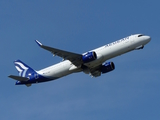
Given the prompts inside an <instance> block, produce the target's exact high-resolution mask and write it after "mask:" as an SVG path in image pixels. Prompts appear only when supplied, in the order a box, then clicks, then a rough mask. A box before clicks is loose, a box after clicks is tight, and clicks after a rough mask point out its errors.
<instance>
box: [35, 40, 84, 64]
mask: <svg viewBox="0 0 160 120" xmlns="http://www.w3.org/2000/svg"><path fill="white" fill-rule="evenodd" d="M36 43H37V44H38V45H39V46H40V47H41V48H43V49H45V50H48V51H50V52H51V53H52V54H53V55H57V56H59V57H61V58H63V59H64V60H69V61H71V62H72V63H73V64H74V65H75V66H80V65H81V64H82V63H83V62H82V55H81V54H77V53H73V52H68V51H64V50H60V49H56V48H52V47H49V46H45V45H43V44H42V43H40V42H39V41H38V40H36Z"/></svg>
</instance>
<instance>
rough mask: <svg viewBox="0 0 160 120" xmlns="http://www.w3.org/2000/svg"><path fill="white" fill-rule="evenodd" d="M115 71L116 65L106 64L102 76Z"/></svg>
mask: <svg viewBox="0 0 160 120" xmlns="http://www.w3.org/2000/svg"><path fill="white" fill-rule="evenodd" d="M114 69H115V65H114V63H113V62H106V63H104V64H103V65H102V66H101V72H102V74H104V73H107V72H110V71H112V70H114Z"/></svg>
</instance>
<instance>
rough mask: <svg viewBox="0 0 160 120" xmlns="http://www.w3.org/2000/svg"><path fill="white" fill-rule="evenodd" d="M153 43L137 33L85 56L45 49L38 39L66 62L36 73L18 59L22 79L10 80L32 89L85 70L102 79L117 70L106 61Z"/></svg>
mask: <svg viewBox="0 0 160 120" xmlns="http://www.w3.org/2000/svg"><path fill="white" fill-rule="evenodd" d="M150 40H151V37H150V36H146V35H142V34H135V35H131V36H128V37H125V38H123V39H120V40H118V41H115V42H112V43H110V44H106V45H104V46H102V47H100V48H97V49H94V50H91V51H88V52H86V53H83V54H77V53H73V52H68V51H64V50H60V49H56V48H52V47H49V46H45V45H43V44H42V43H40V42H39V41H38V40H35V41H36V43H37V44H38V45H39V46H40V47H41V48H43V49H45V50H48V51H50V52H51V53H53V55H55V56H59V57H62V58H63V61H62V62H60V63H58V64H55V65H52V66H50V67H47V68H44V69H42V70H39V71H36V70H34V69H32V68H31V67H29V66H28V65H26V64H25V63H23V62H22V61H20V60H16V61H14V64H15V67H16V69H17V71H18V72H19V76H15V75H10V76H8V77H10V78H12V79H15V80H17V82H16V85H24V84H25V85H26V86H31V84H34V83H41V82H47V81H51V80H56V79H58V78H61V77H64V76H66V75H69V74H71V73H76V72H81V71H83V72H84V73H86V74H89V75H90V76H92V77H98V76H101V74H104V73H108V72H110V71H112V70H114V69H115V65H114V63H113V62H105V61H106V60H109V59H111V58H113V57H116V56H119V55H121V54H124V53H127V52H129V51H132V50H139V49H143V47H144V45H146V44H147V43H148V42H149V41H150Z"/></svg>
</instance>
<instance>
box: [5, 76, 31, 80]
mask: <svg viewBox="0 0 160 120" xmlns="http://www.w3.org/2000/svg"><path fill="white" fill-rule="evenodd" d="M8 77H10V78H12V79H14V80H18V81H28V80H29V78H26V77H20V76H16V75H9V76H8Z"/></svg>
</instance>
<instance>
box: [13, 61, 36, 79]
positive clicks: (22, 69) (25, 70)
mask: <svg viewBox="0 0 160 120" xmlns="http://www.w3.org/2000/svg"><path fill="white" fill-rule="evenodd" d="M14 65H15V67H16V69H17V71H18V73H19V76H21V77H26V78H27V77H29V76H32V75H33V74H35V73H36V72H35V71H34V70H33V69H32V68H31V67H29V66H28V65H26V64H25V63H23V62H22V61H20V60H16V61H14Z"/></svg>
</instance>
